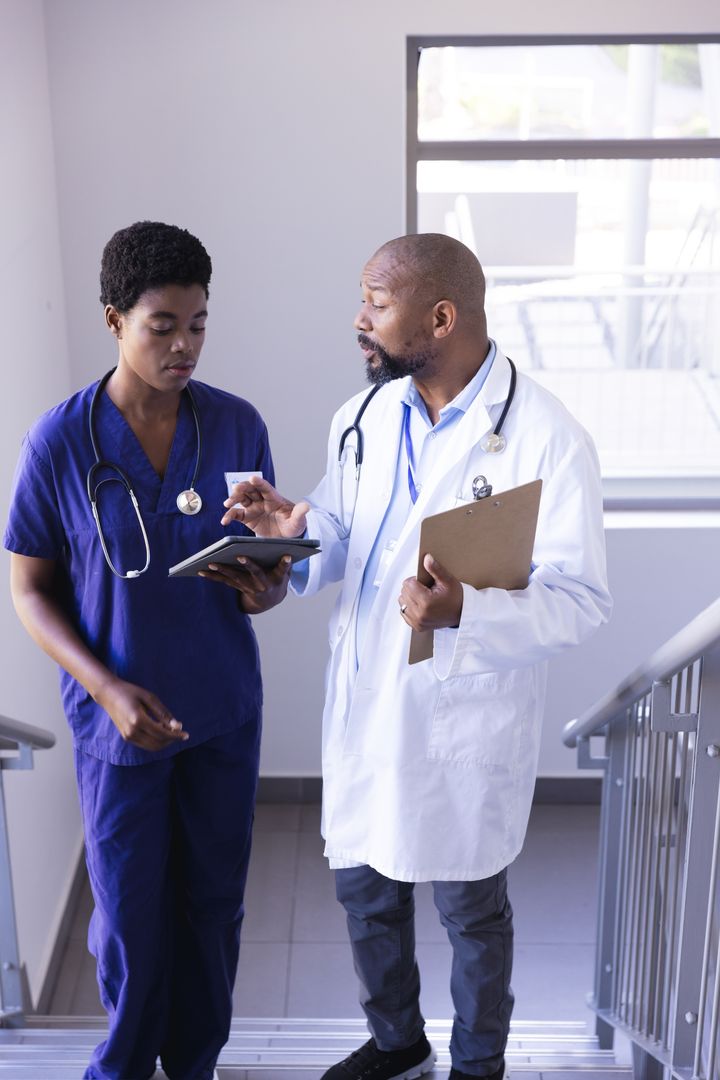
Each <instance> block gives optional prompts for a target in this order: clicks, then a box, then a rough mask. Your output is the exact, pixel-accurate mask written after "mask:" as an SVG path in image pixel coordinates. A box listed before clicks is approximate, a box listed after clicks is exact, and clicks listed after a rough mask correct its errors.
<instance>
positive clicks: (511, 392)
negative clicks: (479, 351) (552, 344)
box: [338, 356, 517, 479]
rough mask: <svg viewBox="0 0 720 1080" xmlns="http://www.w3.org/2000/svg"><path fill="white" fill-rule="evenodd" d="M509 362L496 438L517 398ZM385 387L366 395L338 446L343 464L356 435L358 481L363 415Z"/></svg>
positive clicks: (512, 364)
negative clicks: (350, 440)
mask: <svg viewBox="0 0 720 1080" xmlns="http://www.w3.org/2000/svg"><path fill="white" fill-rule="evenodd" d="M507 362H508V364H509V365H510V387H509V389H508V396H507V399H506V401H505V405H504V406H503V410H502V412H501V413H500V419H499V420H498V422H497V424H496V425H495V428H494V430H493V435H495V436H498V435H499V434H500V432H501V431H502V429H503V424H504V423H505V420H506V418H507V414H508V411H509V409H510V406H511V405H512V403H513V398H514V397H515V387H516V386H517V368H516V367H515V364H514V363H513V362H512V360H511V359H510V357H509V356H508V358H507ZM384 385H385V384H384V383H380V384H378V385H377V386H373V388H372V390H371V391H370V393H369V394H366V395H365V397H364V398H363V400H362V402H361V404H360V408H359V409H358V411H357V415H356V417H355V419H354V420H353V422H352V424H350V426H349V427H346V428H345V430H344V431H343V433H342V435H341V436H340V443H339V446H338V461H339V462H342V456H343V450H344V449H345V443H346V442H347V440H348V438H349V437H350V436H351V435H355V440H356V448H355V474H356V476H357V478H358V479H359V478H360V466H361V465H362V462H363V433H362V429H361V427H360V421H361V420H362V418H363V414H364V412H365V410H366V409H367V407H368V405H369V404H370V402H371V401H372V399H373V398H374V397H375V395H376V394H377V392H378V390H380V389H381V387H382V386H384Z"/></svg>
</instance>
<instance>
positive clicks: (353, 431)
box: [338, 383, 383, 478]
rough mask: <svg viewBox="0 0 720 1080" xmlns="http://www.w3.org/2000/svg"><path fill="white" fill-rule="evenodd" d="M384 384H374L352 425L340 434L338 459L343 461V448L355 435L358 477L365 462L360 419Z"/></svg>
mask: <svg viewBox="0 0 720 1080" xmlns="http://www.w3.org/2000/svg"><path fill="white" fill-rule="evenodd" d="M382 385H383V384H382V383H378V385H377V386H373V388H372V390H371V391H370V393H369V394H366V395H365V397H364V398H363V400H362V403H361V405H360V408H359V409H358V411H357V415H356V417H355V419H354V420H353V422H352V424H351V425H350V427H347V428H345V430H344V431H343V433H342V435H341V436H340V445H339V447H338V461H342V456H343V450H344V449H345V443H346V442H347V440H348V438H349V437H350V436H351V435H354V436H355V472H356V474H357V476H358V478H359V476H360V466H361V465H362V463H363V433H362V428H361V427H360V421H361V420H362V418H363V413H364V412H365V410H366V409H367V407H368V405H369V404H370V402H371V401H372V399H373V398H374V397H375V395H376V394H377V392H378V390H379V389H380V388H381V386H382Z"/></svg>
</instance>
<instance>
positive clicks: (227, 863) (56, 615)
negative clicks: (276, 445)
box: [4, 222, 288, 1080]
mask: <svg viewBox="0 0 720 1080" xmlns="http://www.w3.org/2000/svg"><path fill="white" fill-rule="evenodd" d="M210 274H211V263H210V258H209V256H208V254H207V252H206V251H205V249H204V247H203V245H202V244H201V243H200V241H199V240H197V239H196V238H195V237H194V236H192V235H191V234H190V233H188V232H187V231H186V230H184V229H180V228H177V227H175V226H170V225H165V224H161V223H157V222H138V223H136V224H135V225H132V226H130V227H129V228H127V229H122V230H121V231H120V232H118V233H116V234H115V235H114V236H113V237H112V239H111V240H110V241H109V243H108V244H107V246H106V248H105V251H104V253H103V259H102V268H101V275H100V281H101V297H100V299H101V302H102V303H103V305H104V309H105V322H106V324H107V327H108V329H109V331H110V332H111V333H112V335H113V336H114V338H115V339H116V342H117V347H118V359H117V366H116V368H115V369H114V370H113V372H112V374H110V375H109V377H108V379H107V382H105V383H104V385H102V386H101V387H100V392H99V393H98V394H97V397H96V399H95V403H94V405H93V407H92V410H91V404H92V402H93V398H94V396H95V394H96V391H97V390H98V382H95V383H93V384H92V385H90V386H88V387H85V389H83V390H80V391H79V392H78V393H76V394H73V395H72V397H70V398H68V399H67V400H66V401H64V402H62V403H61V404H60V405H57V406H56V407H55V408H53V409H51V410H50V411H49V412H47V413H45V414H44V415H43V416H42V417H40V419H39V420H38V421H37V422H36V423H35V424H34V425H33V426H32V428H31V429H30V431H29V432H28V434H27V435H26V437H25V440H24V442H23V446H22V452H21V455H20V461H19V464H18V468H17V473H16V478H15V487H14V493H13V497H12V502H11V508H10V516H9V521H8V524H7V528H6V531H5V537H4V543H5V546H6V548H8V549H9V550H10V551H11V552H12V553H13V554H12V558H11V587H12V595H13V600H14V603H15V607H16V610H17V612H18V615H19V616H20V619H21V620H22V622H23V623H24V625H25V627H26V629H27V630H28V631H29V633H30V634H31V635H32V637H33V638H34V639H35V641H36V642H37V643H38V644H39V645H40V647H41V648H42V649H44V650H45V652H47V653H48V654H49V655H50V656H51V657H52V658H53V659H54V660H55V661H56V662H57V663H58V665H59V666H60V682H61V688H62V698H63V704H64V708H65V712H66V715H67V718H68V721H69V723H70V726H71V728H72V733H73V742H74V752H75V761H76V773H77V781H78V790H79V795H80V804H81V809H82V815H83V822H84V828H85V846H86V860H87V867H88V872H89V875H90V882H91V885H92V891H93V896H94V899H95V910H94V913H93V916H92V920H91V923H90V931H89V946H90V949H91V951H92V952H93V954H94V955H95V957H96V959H97V974H98V984H99V987H100V996H101V999H102V1002H103V1005H104V1007H105V1008H106V1010H107V1013H108V1019H109V1031H108V1036H107V1039H106V1040H105V1041H104V1042H102V1043H101V1044H100V1045H99V1046H98V1047H97V1049H96V1050H95V1053H94V1055H93V1058H92V1060H91V1062H90V1064H89V1066H88V1068H87V1070H86V1072H85V1077H86V1078H94V1080H101V1078H102V1080H147V1078H149V1077H151V1076H152V1075H153V1073H154V1072H155V1068H156V1061H157V1058H158V1057H160V1060H161V1062H162V1065H163V1069H164V1071H165V1073H166V1075H167V1076H168V1077H170V1078H171V1080H210V1078H211V1077H212V1076H213V1070H214V1066H215V1062H216V1060H217V1057H218V1054H219V1052H220V1050H221V1048H222V1046H223V1045H224V1043H225V1042H226V1040H227V1037H228V1033H229V1027H230V1019H231V1014H232V989H233V983H234V979H235V971H236V966H237V959H238V949H239V938H240V924H241V922H242V917H243V891H244V887H245V879H246V875H247V865H248V858H249V854H250V834H251V825H252V817H253V807H254V799H255V789H256V784H257V770H258V752H259V738H260V713H261V703H262V690H261V683H260V667H259V661H258V650H257V645H256V641H255V636H254V634H253V630H252V627H251V624H250V619H249V618H248V616H249V615H254V614H257V613H259V612H261V611H265V610H267V609H268V608H270V607H273V606H274V605H275V604H277V603H279V602H280V601H281V600H282V599H283V597H284V595H285V592H286V588H287V569H288V567H287V565H286V564H285V562H284V561H283V562H282V564H279V565H278V566H277V567H276V568H275V569H274V570H271V571H268V572H267V573H265V572H263V571H262V570H261V569H260V568H259V567H257V566H255V565H254V564H252V563H249V562H247V561H246V562H245V564H244V565H243V566H242V567H240V566H238V568H237V569H234V568H222V569H221V570H218V571H216V572H210V573H207V574H206V575H204V576H205V577H206V578H210V579H214V580H201V579H200V578H172V579H170V578H168V567H169V566H172V565H173V564H174V563H176V562H179V561H180V560H182V559H184V558H185V557H187V556H188V555H191V554H192V553H193V552H195V551H197V550H198V549H200V548H203V547H206V546H207V545H208V544H211V543H213V542H214V541H215V540H217V539H219V537H220V536H221V535H222V534H223V531H225V532H231V531H235V532H240V531H244V530H243V528H242V526H234V527H231V528H228V529H225V530H223V529H222V527H221V526H220V524H219V518H220V515H221V513H222V512H223V505H222V504H223V501H224V499H225V498H226V496H227V485H226V481H225V476H224V474H225V472H226V471H227V472H236V473H237V472H246V473H262V475H263V476H264V477H266V478H267V479H268V480H270V482H271V483H272V482H274V477H273V467H272V460H271V457H270V448H269V445H268V436H267V430H266V427H265V425H264V423H263V421H262V419H261V417H260V416H259V414H258V413H257V411H256V410H255V409H254V408H253V407H252V405H250V404H249V403H248V402H246V401H244V400H242V399H241V398H237V397H235V396H233V395H231V394H228V393H225V392H223V391H221V390H217V389H214V388H213V387H210V386H207V385H205V384H203V383H200V382H197V381H196V380H195V379H194V377H193V376H194V372H195V367H196V365H197V363H198V360H199V358H200V353H201V350H202V346H203V341H204V337H205V324H206V320H207V300H208V287H209V282H210ZM91 412H92V417H91ZM91 421H92V434H91ZM93 438H94V440H95V447H93ZM98 459H100V460H101V462H102V464H101V465H100V466H99V467H98V468H97V469H95V470H94V472H93V474H92V477H91V482H90V484H89V485H88V470H90V468H91V466H92V465H93V464H94V463H95V462H96V460H98ZM108 463H111V464H108ZM121 473H122V476H121ZM123 477H124V480H125V481H127V483H128V484H129V485H131V487H132V490H133V491H134V494H135V497H136V499H137V502H138V510H139V515H140V517H138V515H137V514H136V512H135V509H134V506H133V503H132V501H131V498H130V496H129V494H128V491H127V488H126V484H125V482H124V480H123ZM89 492H90V494H93V495H94V497H95V498H96V503H97V512H98V519H99V520H98V523H97V524H96V521H95V520H94V518H93V513H92V510H91V504H90V498H89ZM178 496H180V499H179V500H178ZM197 496H200V500H201V507H200V509H199V510H197V509H196V506H197V502H198V499H197ZM182 507H184V510H183V509H182ZM188 508H189V509H192V510H194V511H196V512H193V513H187V512H186V511H187V510H188ZM141 520H142V525H141V523H140V521H141ZM143 528H144V530H145V533H146V537H147V545H146V542H145V539H144V537H143V531H142V530H143ZM103 541H104V545H105V547H106V549H107V551H104V550H103ZM148 553H149V563H148V564H147V567H146V569H144V566H145V563H146V562H147V557H148ZM230 673H231V674H232V677H231V678H229V677H228V676H229V674H230ZM238 687H242V691H241V692H238Z"/></svg>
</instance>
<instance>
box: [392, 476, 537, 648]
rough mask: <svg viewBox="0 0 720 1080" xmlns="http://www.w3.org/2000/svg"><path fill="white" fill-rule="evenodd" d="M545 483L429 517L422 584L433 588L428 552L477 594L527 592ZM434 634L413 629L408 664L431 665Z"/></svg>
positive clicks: (425, 523)
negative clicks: (426, 662)
mask: <svg viewBox="0 0 720 1080" xmlns="http://www.w3.org/2000/svg"><path fill="white" fill-rule="evenodd" d="M541 489H542V480H533V481H532V482H531V483H529V484H522V485H521V486H520V487H516V488H511V489H510V491H501V492H499V493H498V494H497V495H495V494H493V495H488V496H487V498H485V499H478V500H476V501H475V502H471V503H466V504H465V505H464V506H457V507H455V509H454V510H446V511H445V513H443V514H433V515H432V517H427V518H425V519H424V521H423V522H422V525H421V526H420V550H419V553H418V572H417V577H418V581H419V582H421V584H423V585H431V584H432V580H433V579H432V577H431V576H430V574H428V572H427V570H426V569H425V567H424V566H423V559H424V558H425V556H426V555H427V554H428V552H429V553H430V554H431V555H433V557H434V558H436V559H437V561H438V562H439V563H442V565H443V566H444V567H445V569H446V570H449V571H450V573H451V574H452V575H453V576H454V577H456V578H458V580H459V581H462V582H463V583H464V584H466V585H472V586H473V588H475V589H488V588H496V589H524V588H526V586H527V583H528V578H529V576H530V562H531V559H532V551H533V545H534V543H535V529H536V527H537V517H538V509H539V507H540V492H541ZM432 654H433V631H432V630H423V631H420V632H418V631H416V630H413V631H412V634H411V637H410V654H409V656H408V663H410V664H417V663H418V662H419V661H421V660H429V659H430V658H431V656H432Z"/></svg>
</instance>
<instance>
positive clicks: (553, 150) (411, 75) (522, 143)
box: [405, 33, 720, 511]
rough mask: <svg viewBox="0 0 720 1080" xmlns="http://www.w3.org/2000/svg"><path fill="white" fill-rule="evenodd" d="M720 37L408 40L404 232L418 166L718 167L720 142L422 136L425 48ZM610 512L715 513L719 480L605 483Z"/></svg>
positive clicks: (410, 218)
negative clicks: (677, 162)
mask: <svg viewBox="0 0 720 1080" xmlns="http://www.w3.org/2000/svg"><path fill="white" fill-rule="evenodd" d="M718 44H720V34H671V33H668V34H632V33H628V34H548V35H544V34H502V35H486V34H482V35H471V34H450V35H447V34H436V35H433V34H422V35H413V36H409V37H408V38H407V41H406V87H407V94H406V140H405V141H406V185H405V226H406V232H407V233H416V232H417V226H418V192H417V167H418V164H419V163H420V162H421V161H541V160H551V159H553V158H555V159H558V158H562V159H564V160H576V161H581V160H587V159H593V160H597V159H615V160H623V161H624V160H654V159H663V158H680V159H683V158H685V159H687V158H691V159H697V158H710V159H713V158H714V159H717V160H718V161H720V137H715V136H709V137H702V138H697V137H695V138H691V137H684V138H662V139H653V138H645V139H638V138H612V139H607V138H605V139H593V138H583V139H546V138H542V139H528V140H511V139H483V140H478V139H463V140H459V141H458V140H442V141H440V140H433V141H430V140H428V141H421V140H420V139H419V137H418V72H419V62H420V55H421V53H422V50H423V49H428V48H444V47H448V46H454V47H457V48H463V47H465V48H472V47H486V48H487V47H493V46H494V47H498V46H506V47H512V46H522V45H530V46H540V45H546V46H553V45H718ZM603 491H604V494H605V508H606V509H607V510H631V509H633V510H669V509H670V510H679V509H688V510H693V511H695V510H717V509H720V476H718V477H697V476H689V477H687V478H678V477H675V478H672V479H671V478H668V480H667V481H664V480H663V478H644V477H637V478H627V477H626V478H623V479H615V478H612V477H603Z"/></svg>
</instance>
